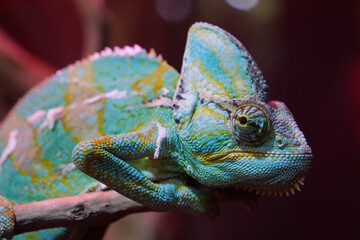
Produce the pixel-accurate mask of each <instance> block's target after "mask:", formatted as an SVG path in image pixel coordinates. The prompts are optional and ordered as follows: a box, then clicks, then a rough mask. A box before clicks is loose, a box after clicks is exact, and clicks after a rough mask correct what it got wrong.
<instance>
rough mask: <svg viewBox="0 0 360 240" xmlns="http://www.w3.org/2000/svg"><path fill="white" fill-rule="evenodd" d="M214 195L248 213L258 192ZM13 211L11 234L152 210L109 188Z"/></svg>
mask: <svg viewBox="0 0 360 240" xmlns="http://www.w3.org/2000/svg"><path fill="white" fill-rule="evenodd" d="M214 191H215V190H214ZM214 198H215V199H216V200H217V201H239V202H241V203H243V205H244V206H245V207H246V208H247V209H248V210H249V211H251V212H252V211H253V210H254V208H255V207H256V203H257V200H258V198H259V195H256V194H255V193H249V192H246V191H242V190H237V191H234V189H231V188H229V189H222V190H220V191H217V190H216V192H215V193H214ZM14 211H15V216H16V224H15V234H21V233H24V232H31V231H36V230H40V229H46V228H54V227H89V226H100V225H107V224H110V223H112V222H114V221H116V220H118V219H120V218H122V217H124V216H126V215H129V214H132V213H137V212H147V211H152V210H151V209H150V208H148V207H145V206H144V205H142V204H140V203H137V202H135V201H133V200H131V199H129V198H126V197H124V196H122V195H120V194H119V193H117V192H115V191H112V190H110V191H99V192H90V193H84V194H80V195H76V196H71V197H62V198H54V199H48V200H44V201H39V202H33V203H26V204H20V205H15V206H14Z"/></svg>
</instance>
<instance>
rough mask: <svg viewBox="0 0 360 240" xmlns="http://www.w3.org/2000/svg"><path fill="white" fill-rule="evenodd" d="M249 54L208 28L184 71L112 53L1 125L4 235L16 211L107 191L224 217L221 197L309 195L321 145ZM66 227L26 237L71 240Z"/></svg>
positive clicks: (150, 55) (199, 33) (27, 99)
mask: <svg viewBox="0 0 360 240" xmlns="http://www.w3.org/2000/svg"><path fill="white" fill-rule="evenodd" d="M267 92H268V86H267V84H266V81H265V78H264V77H263V75H262V73H261V71H260V70H259V68H258V66H257V64H256V63H255V61H254V60H253V58H252V57H251V55H250V54H249V53H248V51H247V50H246V49H245V47H244V46H243V45H242V44H241V43H240V42H239V41H238V40H237V39H236V38H235V37H233V36H232V35H231V34H230V33H228V32H226V31H225V30H223V29H221V28H219V27H217V26H214V25H211V24H209V23H204V22H199V23H195V24H193V25H192V26H191V28H190V29H189V32H188V37H187V42H186V47H185V53H184V57H183V64H182V69H181V73H178V72H177V71H176V70H175V69H174V68H172V67H171V66H169V65H168V64H167V63H166V61H164V60H163V59H162V57H161V55H157V54H156V53H155V51H154V50H150V51H149V52H147V51H146V50H144V49H143V48H141V47H140V46H138V45H134V46H133V47H130V46H125V47H124V48H119V47H115V48H113V49H111V48H105V49H104V50H103V51H101V52H99V53H95V54H93V55H91V56H89V57H87V58H86V59H83V60H81V61H78V62H76V63H74V64H73V65H70V66H68V67H66V68H64V69H62V70H59V71H57V72H56V73H55V74H54V75H53V76H51V77H50V78H48V79H47V80H45V81H44V82H42V83H40V84H39V85H38V86H36V87H35V88H33V89H32V90H30V92H29V93H27V94H26V95H25V96H24V97H23V98H22V99H21V100H20V101H19V102H18V103H17V104H16V105H15V107H14V108H13V109H12V110H11V111H10V113H9V114H8V115H7V117H6V118H5V120H4V121H3V123H2V125H1V128H0V152H1V156H0V193H1V195H2V197H1V198H0V224H1V226H0V237H1V238H11V237H12V233H13V230H14V216H13V211H12V205H13V204H20V203H26V202H31V201H40V200H44V199H48V198H56V197H63V196H70V195H76V194H79V193H82V192H84V191H86V190H89V189H91V188H93V187H94V186H97V184H101V183H102V184H105V185H106V186H108V187H110V188H111V189H113V190H115V191H117V192H119V193H120V194H123V195H124V196H127V197H129V198H131V199H133V200H135V201H137V202H139V203H141V204H144V205H145V206H148V207H150V208H152V209H154V210H157V211H167V210H172V209H179V210H182V211H185V212H187V213H190V214H194V215H200V216H206V217H210V218H211V217H214V216H216V215H217V214H218V212H219V207H218V204H217V201H216V198H215V197H214V195H213V194H212V192H213V190H214V189H215V190H216V189H225V188H226V189H233V191H241V189H247V190H249V191H256V194H275V195H276V194H279V195H283V194H289V192H294V190H295V189H298V190H300V185H302V184H303V181H304V176H305V174H306V172H307V170H308V169H309V167H310V165H311V162H312V152H311V148H310V147H309V145H308V144H307V141H306V139H305V137H304V134H303V133H302V132H301V130H300V129H299V127H298V125H297V123H296V121H295V119H294V117H293V115H292V114H291V112H290V110H289V109H288V108H287V107H286V105H285V104H284V103H283V102H280V101H267ZM70 232H71V231H70V230H69V229H66V228H54V229H45V230H40V231H35V232H30V233H26V234H22V235H16V236H14V239H23V238H27V239H31V238H32V239H60V238H66V236H68V235H69V234H70Z"/></svg>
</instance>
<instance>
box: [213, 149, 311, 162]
mask: <svg viewBox="0 0 360 240" xmlns="http://www.w3.org/2000/svg"><path fill="white" fill-rule="evenodd" d="M239 156H241V157H276V156H278V157H280V156H297V157H299V158H312V156H313V155H312V154H311V153H277V152H266V153H264V152H253V151H231V152H228V153H225V154H219V155H216V156H213V157H211V158H209V159H207V162H223V161H225V160H237V159H239Z"/></svg>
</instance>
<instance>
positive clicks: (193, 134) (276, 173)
mask: <svg viewBox="0 0 360 240" xmlns="http://www.w3.org/2000/svg"><path fill="white" fill-rule="evenodd" d="M185 128H186V130H185V129H183V130H180V131H179V135H180V138H181V141H182V144H183V146H184V147H185V148H186V152H187V156H186V158H185V159H186V160H185V162H184V166H186V169H187V170H188V174H189V175H192V176H193V177H194V178H195V179H196V180H197V181H199V182H200V183H202V184H204V185H206V186H209V187H233V186H235V187H243V188H248V189H254V190H259V191H260V190H263V191H269V192H271V191H272V192H279V191H281V190H285V192H286V191H287V190H291V191H293V188H294V187H295V188H299V184H302V181H303V178H304V176H305V173H306V171H307V170H308V168H309V166H310V164H311V159H312V154H311V149H310V147H309V146H308V144H307V142H306V139H305V137H304V134H303V133H302V132H301V131H300V129H299V128H298V126H297V124H296V122H295V120H294V118H293V116H292V114H291V113H290V111H289V110H288V108H287V107H286V106H285V104H284V103H282V102H275V101H274V102H270V103H269V104H265V103H261V102H256V101H250V100H246V101H233V102H232V103H231V104H230V102H226V103H224V102H223V103H214V102H211V101H208V102H204V103H203V104H202V106H199V107H198V108H197V109H196V111H195V113H194V115H193V117H192V119H191V122H189V123H188V124H186V127H185ZM189 169H190V170H191V171H189Z"/></svg>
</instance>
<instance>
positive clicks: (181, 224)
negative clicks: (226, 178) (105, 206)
mask: <svg viewBox="0 0 360 240" xmlns="http://www.w3.org/2000/svg"><path fill="white" fill-rule="evenodd" d="M79 2H80V3H81V2H84V1H71V0H57V1H47V0H35V1H34V0H32V1H28V0H17V1H12V0H0V29H1V28H2V29H3V31H4V32H5V33H6V35H7V36H10V37H11V38H12V39H13V40H14V41H15V42H17V43H18V44H19V45H20V46H22V47H23V48H24V49H25V50H26V51H27V52H28V53H30V54H32V56H31V58H30V60H29V61H25V63H22V59H26V56H24V54H21V53H20V54H19V53H15V54H14V53H10V54H9V53H6V51H4V49H3V50H1V45H2V46H3V48H6V49H7V50H9V49H10V50H11V48H9V47H7V46H8V45H6V44H5V42H4V41H2V40H1V38H0V84H1V87H0V111H1V115H2V116H4V115H5V113H6V112H7V111H8V109H9V108H10V107H11V106H12V105H13V104H14V102H15V101H16V99H18V98H19V97H20V96H21V95H22V94H24V92H25V91H26V90H27V89H28V88H29V87H30V86H32V85H34V84H35V83H36V82H38V81H40V80H41V79H42V78H43V77H45V76H46V75H48V74H49V73H51V72H52V71H54V70H55V69H58V68H62V67H65V66H66V65H68V64H70V63H72V62H74V61H75V60H77V59H80V58H82V57H83V56H84V55H86V54H87V53H90V52H91V51H97V50H100V49H102V48H103V47H104V46H107V45H108V46H115V45H119V46H123V45H126V44H131V45H132V44H134V43H138V44H139V45H141V46H142V47H144V48H146V49H150V48H154V49H156V51H157V52H158V53H161V54H162V55H163V56H164V58H165V59H166V60H167V61H168V62H169V63H170V65H172V66H174V67H176V68H177V69H178V70H179V69H180V67H181V61H182V54H183V51H184V45H185V40H186V32H187V29H188V28H189V26H190V25H191V24H192V23H194V22H196V21H207V22H210V23H213V24H215V25H218V26H220V27H222V28H224V29H226V30H227V31H229V32H230V33H232V34H233V35H234V36H236V37H237V38H238V39H240V40H241V41H242V43H243V44H244V45H245V46H246V47H247V49H248V50H249V51H250V52H251V54H252V55H253V57H254V58H255V59H256V61H257V63H258V65H259V66H260V68H261V69H262V71H263V74H264V76H265V78H266V79H267V82H268V85H269V87H270V98H269V99H271V100H281V101H284V102H285V103H286V104H287V106H288V107H289V108H290V109H291V110H292V112H293V114H294V116H295V118H296V120H297V122H298V124H299V126H300V128H301V129H302V130H303V132H304V133H305V136H306V138H307V139H308V142H309V144H310V146H311V147H312V149H313V152H314V154H315V159H314V162H313V166H312V168H311V171H310V172H309V174H308V175H307V178H306V184H305V186H304V187H303V189H302V191H301V193H297V194H296V195H295V196H291V197H289V198H279V197H264V198H262V199H261V200H260V206H259V207H258V209H257V211H256V212H255V214H254V215H253V216H252V215H250V214H249V213H248V212H247V211H246V210H245V209H244V208H242V207H241V206H240V205H239V204H238V203H225V204H222V214H221V216H220V217H218V218H217V219H215V220H214V221H211V222H209V221H205V220H203V219H200V218H197V217H193V216H190V215H185V214H181V213H172V214H171V215H170V216H168V217H167V219H168V220H167V221H163V222H162V225H161V226H159V229H171V232H172V237H171V238H172V239H208V240H210V239H360V238H359V236H360V233H359V227H360V220H359V214H360V211H359V210H360V207H359V200H360V199H359V196H360V194H359V188H360V180H359V171H360V157H359V150H358V149H360V51H359V50H360V48H359V47H360V38H359V37H360V14H359V11H360V2H359V1H356V0H354V1H329V0H328V1H325V0H319V1H310V0H307V1H291V0H276V1H275V0H272V1H269V0H262V1H260V3H259V5H258V6H257V7H255V8H254V9H252V10H251V11H249V12H244V11H239V10H236V9H234V8H232V7H231V6H229V5H228V4H227V3H226V2H225V1H222V0H217V1H215V0H212V1H205V0H202V1H195V0H194V1H192V7H191V10H190V13H189V15H187V17H186V18H185V19H184V20H182V21H180V22H177V23H172V22H168V21H165V20H164V19H162V18H161V17H160V15H159V14H158V11H157V10H156V8H155V1H140V0H132V1H125V0H123V1H119V0H108V1H104V0H92V1H88V2H87V4H83V5H81V4H79ZM86 13H88V15H84V14H86ZM84 16H87V17H84ZM89 16H90V17H89ZM91 21H94V22H95V25H91V23H90V25H89V22H91ZM89 26H90V27H89ZM91 26H92V27H93V28H91ZM94 26H95V27H94ZM86 29H87V31H85V30H86ZM89 29H90V30H89ZM91 29H92V30H91ZM94 29H95V30H94ZM84 32H87V33H86V34H84ZM33 57H36V58H38V60H39V62H36V61H35V60H34V58H33ZM31 59H33V60H34V61H35V62H36V63H35V64H34V65H32V64H33V63H34V61H33V60H31ZM160 235H161V234H160ZM160 235H159V238H161V236H160ZM162 238H163V239H165V237H162Z"/></svg>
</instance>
